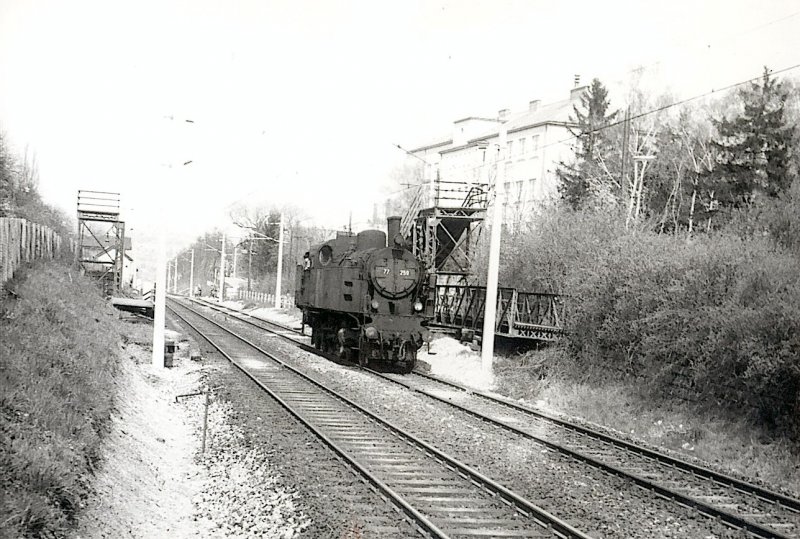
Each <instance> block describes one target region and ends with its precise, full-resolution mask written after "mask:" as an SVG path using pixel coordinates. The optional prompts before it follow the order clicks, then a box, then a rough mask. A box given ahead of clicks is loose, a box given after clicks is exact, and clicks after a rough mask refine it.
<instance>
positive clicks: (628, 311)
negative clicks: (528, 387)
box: [501, 210, 800, 436]
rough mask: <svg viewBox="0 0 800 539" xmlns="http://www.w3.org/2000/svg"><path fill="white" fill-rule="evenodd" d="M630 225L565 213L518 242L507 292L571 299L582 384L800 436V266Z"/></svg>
mask: <svg viewBox="0 0 800 539" xmlns="http://www.w3.org/2000/svg"><path fill="white" fill-rule="evenodd" d="M620 223H621V220H620V219H618V218H617V216H614V215H608V214H593V213H587V212H569V211H563V210H562V211H556V212H553V213H552V214H550V215H547V216H544V217H543V218H542V220H541V221H540V222H537V224H536V228H535V229H530V230H526V231H522V232H519V233H518V234H517V235H516V237H514V238H512V240H511V241H509V242H508V244H509V245H511V246H512V248H513V249H514V251H516V253H518V256H514V257H505V258H506V265H505V266H504V267H503V273H502V274H501V282H504V283H506V284H508V285H509V286H517V287H519V288H523V289H529V290H530V289H533V290H545V291H554V292H560V293H563V292H566V293H568V294H569V296H570V297H569V299H568V304H569V316H568V321H567V323H568V329H569V330H570V333H569V335H568V337H567V338H566V345H567V346H568V348H569V350H570V352H571V355H573V359H574V361H575V373H574V374H575V376H576V377H582V378H585V377H587V376H593V377H606V378H609V377H620V376H632V377H637V379H638V381H637V383H639V384H640V385H641V389H642V390H643V392H645V393H646V394H648V395H650V396H653V397H666V396H668V395H670V394H672V393H675V392H676V390H679V392H680V394H681V395H682V396H684V397H687V398H690V399H693V400H698V401H700V402H701V403H704V404H706V405H709V406H712V405H714V406H716V405H720V406H726V407H730V409H731V410H732V411H733V412H734V413H745V414H749V415H750V417H751V418H752V419H753V420H754V421H756V422H758V423H759V424H762V425H764V426H765V427H767V428H768V429H770V430H772V431H783V432H788V433H790V434H792V435H794V436H798V435H800V421H798V414H797V412H798V411H800V407H799V406H798V397H800V359H798V358H800V276H799V275H798V272H797V271H796V268H797V260H796V259H795V258H794V257H793V256H792V255H790V254H788V253H785V252H782V251H780V250H779V249H777V248H776V247H774V246H773V245H771V244H770V242H769V240H768V238H764V237H761V236H754V237H752V238H749V239H741V238H739V237H736V236H735V235H731V234H725V233H718V234H714V235H708V236H703V237H698V238H695V239H692V240H691V241H688V240H687V239H686V238H685V237H676V236H669V235H658V234H654V233H652V232H649V231H648V230H647V228H646V227H645V226H642V227H641V228H636V229H634V230H629V231H626V230H625V228H624V226H622V225H621V224H620ZM512 275H513V276H514V277H517V276H519V278H518V279H516V280H514V281H512V280H511V279H510V276H512ZM642 381H643V383H642Z"/></svg>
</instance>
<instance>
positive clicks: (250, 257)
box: [247, 236, 253, 292]
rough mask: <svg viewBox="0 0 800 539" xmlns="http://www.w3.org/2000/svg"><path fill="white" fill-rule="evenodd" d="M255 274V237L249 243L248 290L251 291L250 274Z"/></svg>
mask: <svg viewBox="0 0 800 539" xmlns="http://www.w3.org/2000/svg"><path fill="white" fill-rule="evenodd" d="M252 274H253V237H252V236H250V241H249V242H248V243H247V291H248V292H250V276H251V275H252Z"/></svg>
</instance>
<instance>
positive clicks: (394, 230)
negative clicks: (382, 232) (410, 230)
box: [386, 215, 402, 247]
mask: <svg viewBox="0 0 800 539" xmlns="http://www.w3.org/2000/svg"><path fill="white" fill-rule="evenodd" d="M400 219H401V218H400V217H397V216H396V215H395V216H392V217H387V218H386V241H387V243H388V244H389V245H388V246H389V247H394V246H395V241H394V239H395V237H396V236H399V235H400ZM400 239H401V241H402V238H400Z"/></svg>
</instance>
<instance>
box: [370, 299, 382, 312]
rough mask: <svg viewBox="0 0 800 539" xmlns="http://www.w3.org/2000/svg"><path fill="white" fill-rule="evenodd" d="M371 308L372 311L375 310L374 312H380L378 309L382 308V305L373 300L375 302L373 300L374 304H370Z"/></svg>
mask: <svg viewBox="0 0 800 539" xmlns="http://www.w3.org/2000/svg"><path fill="white" fill-rule="evenodd" d="M370 306H371V307H372V309H373V310H375V311H377V310H378V307H380V306H381V304H380V303H378V300H377V299H373V300H372V303H370Z"/></svg>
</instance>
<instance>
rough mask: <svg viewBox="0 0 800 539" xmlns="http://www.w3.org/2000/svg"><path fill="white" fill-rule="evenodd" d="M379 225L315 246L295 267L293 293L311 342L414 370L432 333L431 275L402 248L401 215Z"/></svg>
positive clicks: (345, 355) (346, 355)
mask: <svg viewBox="0 0 800 539" xmlns="http://www.w3.org/2000/svg"><path fill="white" fill-rule="evenodd" d="M387 221H388V223H387V224H388V226H387V231H388V237H389V244H387V241H386V240H387V234H385V233H384V232H383V231H381V230H365V231H363V232H359V233H358V234H350V233H346V232H345V233H342V232H340V233H338V234H337V235H336V238H335V239H331V240H328V241H326V242H324V243H321V244H319V245H315V246H313V247H312V248H311V249H310V250H309V251H308V252H307V253H305V255H304V258H303V264H302V266H300V267H298V271H297V283H296V287H295V300H296V304H297V306H298V307H299V308H300V309H302V311H303V325H304V326H305V325H308V326H310V327H311V330H312V342H313V344H314V346H315V347H316V348H318V349H320V350H322V351H324V352H327V353H331V354H336V355H338V356H339V357H340V358H342V359H345V360H349V361H358V362H359V364H360V365H361V366H367V365H369V364H371V363H379V362H388V363H389V364H391V365H392V366H393V367H395V368H398V369H399V370H401V371H402V372H411V370H412V369H413V368H414V365H415V364H416V361H417V351H418V350H419V349H420V347H421V346H422V344H423V342H425V341H429V340H430V332H429V331H428V330H427V329H426V328H425V323H426V322H427V320H428V319H429V316H427V315H426V313H425V311H426V310H427V309H426V303H427V302H426V297H427V295H428V290H427V287H428V283H427V282H426V279H425V271H424V267H423V265H422V263H421V262H420V261H419V260H417V258H416V257H415V256H414V254H413V253H412V252H411V251H409V250H408V249H407V248H406V245H405V241H404V239H403V237H402V235H401V234H400V218H399V217H389V218H388V220H387Z"/></svg>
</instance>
